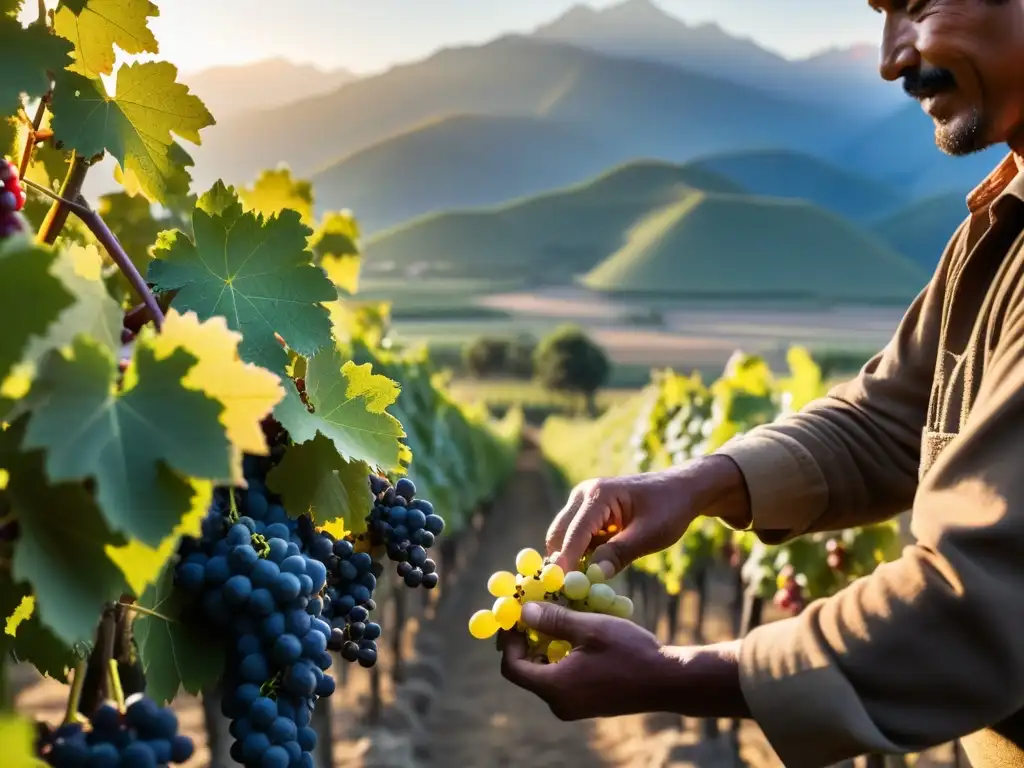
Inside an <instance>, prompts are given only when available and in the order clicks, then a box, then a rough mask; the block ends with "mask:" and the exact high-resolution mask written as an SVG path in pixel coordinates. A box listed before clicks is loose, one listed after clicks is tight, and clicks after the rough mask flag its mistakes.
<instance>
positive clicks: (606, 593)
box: [587, 584, 616, 613]
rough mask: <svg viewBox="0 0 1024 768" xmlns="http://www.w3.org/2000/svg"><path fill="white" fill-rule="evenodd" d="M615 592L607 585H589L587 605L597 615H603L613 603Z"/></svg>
mask: <svg viewBox="0 0 1024 768" xmlns="http://www.w3.org/2000/svg"><path fill="white" fill-rule="evenodd" d="M615 597H616V595H615V590H614V589H612V588H611V587H609V586H608V585H607V584H591V585H590V594H589V595H587V605H588V606H590V607H591V608H592V609H593V610H595V611H597V612H598V613H604V612H605V611H607V610H608V609H609V608H611V607H612V603H614V602H615Z"/></svg>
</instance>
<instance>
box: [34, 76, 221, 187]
mask: <svg viewBox="0 0 1024 768" xmlns="http://www.w3.org/2000/svg"><path fill="white" fill-rule="evenodd" d="M177 73H178V70H177V69H176V68H175V67H174V65H173V64H168V63H167V62H164V61H153V62H143V63H135V64H125V65H123V66H121V67H120V68H119V69H118V70H117V87H116V89H115V95H114V96H113V97H111V96H109V95H108V94H107V90H106V88H105V87H104V85H103V82H102V81H101V80H98V79H93V78H88V77H83V76H82V75H80V74H78V73H75V72H69V71H67V70H64V71H63V72H60V73H58V74H57V87H56V89H55V91H54V97H53V105H52V106H53V130H54V133H55V134H56V136H57V138H58V139H60V140H61V141H63V142H64V145H65V146H66V147H67V148H69V149H74V150H76V151H77V152H78V153H79V154H80V155H83V156H85V157H93V156H95V155H99V154H101V153H103V152H104V151H109V152H110V154H111V155H113V157H114V159H116V160H117V162H118V164H119V165H120V166H121V168H122V169H123V171H124V172H125V174H126V175H131V176H133V177H134V180H135V181H136V182H137V185H138V186H139V188H140V189H141V191H142V192H144V193H145V195H146V196H147V197H148V198H150V199H152V200H155V201H157V202H164V201H165V200H166V199H167V197H168V195H169V193H170V192H171V191H173V190H174V189H175V184H177V183H178V182H177V181H175V179H176V176H177V175H180V169H179V167H178V166H177V165H176V164H175V163H176V161H178V160H180V159H181V153H180V151H178V150H174V149H172V148H173V147H174V146H175V142H174V138H173V135H172V134H177V135H178V136H180V137H181V138H183V139H186V140H188V141H191V142H192V143H193V144H199V143H200V141H201V139H200V137H199V131H200V130H201V129H203V128H206V127H208V126H210V125H213V124H214V120H213V117H212V116H211V115H210V113H209V111H208V110H207V109H206V107H205V106H204V105H203V102H201V101H200V100H199V99H198V98H197V97H196V96H194V95H192V94H191V93H190V92H189V90H188V87H187V86H185V85H182V84H181V83H178V82H176V81H175V77H176V76H177Z"/></svg>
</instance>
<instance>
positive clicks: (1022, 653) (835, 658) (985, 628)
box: [741, 311, 1024, 768]
mask: <svg viewBox="0 0 1024 768" xmlns="http://www.w3.org/2000/svg"><path fill="white" fill-rule="evenodd" d="M1022 436H1024V312H1020V311H1017V312H1016V313H1015V317H1011V318H1010V319H1009V320H1008V322H1007V323H1006V325H1005V326H1004V339H1002V340H1001V341H1000V343H999V345H998V347H997V349H996V350H995V352H994V354H993V357H992V359H991V361H990V363H989V365H988V366H987V369H986V372H985V377H984V382H983V384H982V387H981V390H980V392H979V394H978V399H977V401H976V403H975V405H974V407H973V409H972V410H971V413H970V415H969V417H968V419H967V421H966V423H965V424H964V428H963V429H962V430H961V432H960V434H959V435H958V436H957V438H956V439H955V440H954V441H953V442H952V443H951V444H950V445H949V446H948V447H947V448H946V450H945V451H944V452H943V453H942V455H941V456H940V457H939V458H938V460H937V461H936V463H935V465H934V467H933V468H932V470H931V471H930V472H929V474H928V475H927V476H926V477H925V479H924V481H923V482H922V483H921V486H920V488H919V490H918V493H917V496H916V498H915V500H914V505H913V524H912V527H913V532H914V535H915V537H916V543H915V544H914V545H913V546H910V547H907V548H906V549H905V550H904V552H903V555H902V557H901V558H900V559H899V560H897V561H895V562H892V563H887V564H884V565H882V566H880V567H879V568H878V569H877V570H876V571H875V572H874V573H872V574H871V575H869V576H865V577H863V578H861V579H858V580H857V581H855V582H854V583H853V584H851V585H850V586H849V587H847V588H846V589H844V590H843V591H841V592H840V593H838V594H836V595H835V596H833V597H831V598H828V599H824V600H819V601H816V602H815V603H812V604H811V605H810V606H809V607H808V608H807V610H806V611H804V613H802V614H801V615H800V616H797V617H794V618H791V619H787V620H784V621H780V622H777V623H775V624H770V625H765V626H762V627H759V628H757V629H755V630H754V631H752V632H751V633H750V634H749V635H748V636H747V637H746V639H745V640H744V641H743V645H742V651H741V679H742V687H743V692H744V695H745V697H746V700H747V703H748V705H749V706H750V709H751V711H752V714H753V716H754V717H755V718H756V719H757V721H758V722H759V724H760V725H761V727H762V729H763V730H764V732H765V735H766V736H767V738H768V740H769V741H770V742H771V744H772V746H773V747H774V748H775V750H776V751H777V753H778V754H779V757H780V758H781V759H782V761H783V762H784V763H785V765H786V766H787V767H788V768H817V767H818V766H824V765H829V764H832V763H835V762H838V761H840V760H843V759H847V758H851V757H854V756H856V755H860V754H864V753H867V752H894V753H906V752H916V751H920V750H923V749H925V748H928V747H932V746H935V745H938V744H942V743H944V742H947V741H951V740H953V739H957V738H961V737H964V736H966V735H968V734H971V733H974V732H976V731H979V730H981V729H984V728H986V727H988V726H991V725H993V724H995V723H998V722H1000V721H1002V720H1004V719H1005V718H1007V717H1009V716H1010V715H1012V714H1013V713H1015V712H1017V711H1018V710H1020V709H1022V708H1024V644H1022V643H1021V642H1020V635H1021V630H1022V628H1024V600H1021V595H1022V594H1024V472H1022V471H1021V466H1022V464H1021V458H1022V456H1024V437H1022Z"/></svg>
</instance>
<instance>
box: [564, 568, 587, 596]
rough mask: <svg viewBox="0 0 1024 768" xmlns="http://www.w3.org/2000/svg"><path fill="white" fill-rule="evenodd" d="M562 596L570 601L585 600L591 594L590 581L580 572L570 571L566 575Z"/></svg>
mask: <svg viewBox="0 0 1024 768" xmlns="http://www.w3.org/2000/svg"><path fill="white" fill-rule="evenodd" d="M562 594H563V595H565V596H566V597H567V598H569V599H570V600H585V599H586V597H587V595H588V594H590V579H588V578H587V575H586V574H585V573H581V572H580V571H569V572H568V573H567V574H565V581H564V582H563V584H562Z"/></svg>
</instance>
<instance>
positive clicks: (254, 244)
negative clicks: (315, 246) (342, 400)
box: [149, 182, 337, 374]
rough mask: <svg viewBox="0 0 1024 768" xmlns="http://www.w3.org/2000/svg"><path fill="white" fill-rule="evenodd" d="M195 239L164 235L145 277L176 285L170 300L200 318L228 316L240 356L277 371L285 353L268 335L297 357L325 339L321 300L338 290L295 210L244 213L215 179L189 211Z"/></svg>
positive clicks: (162, 287) (327, 330)
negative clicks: (316, 261) (315, 257)
mask: <svg viewBox="0 0 1024 768" xmlns="http://www.w3.org/2000/svg"><path fill="white" fill-rule="evenodd" d="M192 229H193V232H194V237H195V240H194V241H192V240H189V239H188V237H186V236H185V235H184V234H183V233H181V232H180V231H174V232H171V233H163V234H162V235H161V237H160V240H159V242H158V243H157V245H156V247H155V248H154V256H155V257H156V258H155V259H154V260H153V262H152V263H151V264H150V266H149V280H150V282H151V283H154V284H155V287H156V290H158V291H169V290H177V291H178V293H177V295H176V296H175V298H174V306H175V307H177V308H178V309H179V310H181V311H182V312H188V311H194V312H195V313H196V314H197V315H198V316H199V317H200V319H202V320H206V319H208V318H210V317H213V316H216V315H223V316H224V317H226V318H227V322H228V325H229V326H230V327H231V329H232V330H235V331H239V332H241V333H242V342H241V345H240V347H239V354H240V355H241V357H242V359H243V360H245V361H247V362H250V363H255V364H256V365H259V366H262V367H263V368H266V369H267V370H270V371H273V372H274V373H278V374H283V373H284V371H285V367H286V365H287V364H288V354H287V352H286V351H285V350H284V348H283V347H282V346H281V344H280V342H279V341H278V340H277V338H275V334H279V335H280V336H281V337H282V338H283V339H284V340H285V342H286V343H287V344H288V346H289V347H291V348H292V349H294V350H295V351H297V352H299V353H300V354H303V355H311V354H314V353H315V352H316V351H317V350H319V349H320V348H321V347H323V346H324V345H325V344H329V343H330V341H331V326H330V321H329V319H328V314H327V310H326V309H324V307H323V306H321V304H320V302H323V301H331V300H332V299H334V298H336V296H337V291H336V289H335V288H334V286H333V285H332V284H331V282H330V280H328V278H327V276H326V275H325V274H324V273H323V271H322V270H321V269H319V268H317V267H316V266H314V265H313V264H312V263H311V261H310V259H311V254H310V253H309V251H307V250H306V239H307V237H308V235H309V229H308V228H307V227H305V226H303V225H302V223H301V222H300V221H299V214H298V213H296V212H295V211H283V212H282V213H281V215H280V216H276V217H273V218H270V219H264V218H263V216H262V215H260V214H256V213H252V212H243V211H242V206H241V204H240V203H239V202H238V198H237V195H236V194H235V192H234V190H232V189H230V188H228V187H225V186H224V185H223V184H222V183H220V182H218V183H217V184H216V185H215V186H214V187H213V189H211V190H210V192H208V193H207V194H206V195H203V197H202V198H200V200H199V203H198V204H197V206H196V209H195V211H193V213H192Z"/></svg>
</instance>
